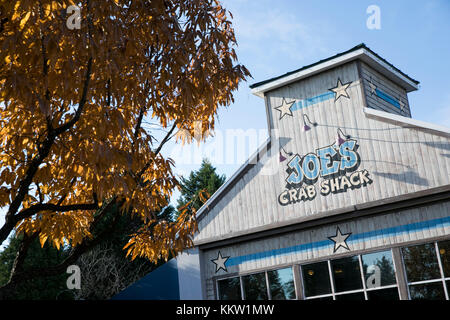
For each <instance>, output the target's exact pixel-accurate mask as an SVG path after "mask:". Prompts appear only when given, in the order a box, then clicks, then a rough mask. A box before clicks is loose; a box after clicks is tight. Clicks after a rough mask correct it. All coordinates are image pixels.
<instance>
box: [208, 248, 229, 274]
mask: <svg viewBox="0 0 450 320" xmlns="http://www.w3.org/2000/svg"><path fill="white" fill-rule="evenodd" d="M228 259H230V257H222V254H221V253H220V251H219V253H218V254H217V258H216V259H212V260H211V261H212V262H213V263H215V265H216V272H218V271H219V270H220V269H222V270H223V271H225V272H228V270H227V267H226V266H225V262H227V260H228Z"/></svg>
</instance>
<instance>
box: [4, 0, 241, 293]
mask: <svg viewBox="0 0 450 320" xmlns="http://www.w3.org/2000/svg"><path fill="white" fill-rule="evenodd" d="M0 1H1V2H0V48H1V50H0V170H1V172H0V207H4V208H6V216H5V223H4V225H3V226H2V227H1V228H0V243H3V241H4V240H5V239H6V238H7V237H8V235H10V234H11V232H12V231H13V230H14V229H15V230H16V232H17V233H18V234H19V235H23V238H22V239H23V240H22V244H21V246H20V249H19V251H18V253H17V256H16V261H15V263H14V266H13V268H12V270H11V277H10V281H9V282H8V284H7V285H5V286H3V287H2V288H0V297H1V296H2V295H4V294H5V293H6V292H7V291H11V290H13V289H14V287H16V286H17V284H19V283H21V282H23V281H25V280H28V279H30V278H34V277H40V276H50V275H54V274H58V273H61V272H65V270H66V268H67V266H68V265H70V264H73V263H74V262H75V261H76V260H77V259H78V258H79V257H80V256H81V254H83V253H84V252H86V251H88V250H89V249H91V248H92V247H94V246H95V245H96V244H97V243H98V242H99V239H101V238H102V236H103V233H107V231H106V230H104V232H103V233H95V229H96V226H97V225H98V224H99V223H101V222H102V220H103V219H104V217H105V215H106V213H107V212H108V211H109V210H110V209H111V207H113V206H118V207H119V208H120V210H118V211H114V212H120V213H123V214H131V215H133V216H137V217H139V218H140V219H141V228H140V229H139V230H138V231H137V232H136V233H135V234H133V235H132V236H131V238H130V239H129V242H128V244H127V249H128V254H130V255H131V257H132V258H133V259H134V258H136V257H145V258H147V259H149V260H150V261H153V262H156V261H158V260H159V259H161V258H163V259H167V258H168V257H169V255H170V254H171V253H172V254H176V253H178V252H180V251H181V250H183V249H184V248H185V247H188V246H190V245H192V237H193V234H194V232H195V230H196V223H195V217H194V215H192V212H191V211H189V210H187V209H186V210H182V214H180V215H179V217H178V219H177V220H176V221H173V222H170V221H167V220H157V219H156V217H155V212H158V211H159V210H160V209H161V208H163V207H165V206H166V205H167V203H168V199H169V198H170V195H171V194H172V191H173V189H174V188H175V187H177V186H178V181H177V179H176V177H175V176H174V174H173V172H172V169H173V166H174V162H173V160H171V159H168V158H165V157H164V156H163V155H162V154H161V150H162V148H163V146H164V145H165V144H166V143H167V141H169V140H170V139H171V138H172V137H173V136H174V134H175V133H179V134H178V136H177V139H178V140H181V141H183V142H184V141H189V137H190V136H194V137H195V138H196V139H197V140H198V141H202V140H204V139H205V138H206V133H207V132H208V131H209V130H213V129H214V121H215V116H216V115H217V109H218V108H219V107H221V106H227V105H229V104H230V103H231V102H232V101H233V92H234V91H235V90H236V89H237V88H238V85H239V82H240V81H241V80H245V78H246V77H248V76H249V75H250V74H249V72H248V71H247V69H246V68H245V67H244V66H242V65H240V64H238V63H236V61H237V57H236V53H235V51H234V46H235V44H236V40H235V36H234V31H233V29H232V26H231V22H230V21H229V20H228V17H229V14H228V12H227V11H226V10H225V9H224V8H222V6H221V5H220V3H219V2H218V1H213V0H152V1H144V0H140V1H131V0H110V1H102V2H101V3H100V2H93V1H90V0H85V1H74V0H62V1H52V0H40V1H32V0H21V1H19V0H18V1H9V0H0ZM69 5H70V6H75V8H77V10H75V13H73V11H69V10H68V9H69V8H68V7H69ZM73 8H74V7H71V9H73ZM68 12H72V15H74V14H79V15H80V16H79V18H80V19H79V20H78V21H80V28H68V27H67V25H68V21H69V19H73V16H72V15H71V16H69V13H68ZM146 122H150V123H151V124H152V126H151V127H146V126H145V124H146ZM155 125H156V126H160V127H161V128H162V129H163V130H165V134H164V135H163V136H161V138H160V139H157V138H156V137H155V133H154V132H153V131H152V129H151V128H154V127H155ZM186 133H188V134H186ZM119 216H120V214H117V215H116V217H119ZM34 239H39V241H40V243H41V245H44V244H45V243H51V244H52V245H53V246H55V247H56V248H57V249H59V248H61V247H63V246H69V247H70V248H71V251H70V254H69V255H68V256H67V258H66V259H65V260H64V261H63V262H62V263H60V264H58V265H55V266H53V267H47V268H45V269H43V268H39V269H32V270H24V269H23V261H24V259H25V257H26V254H27V251H28V248H29V247H30V245H31V243H32V241H33V240H34Z"/></svg>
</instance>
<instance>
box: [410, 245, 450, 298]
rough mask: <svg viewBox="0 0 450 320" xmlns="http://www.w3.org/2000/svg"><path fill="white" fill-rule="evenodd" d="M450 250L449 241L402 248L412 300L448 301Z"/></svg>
mask: <svg viewBox="0 0 450 320" xmlns="http://www.w3.org/2000/svg"><path fill="white" fill-rule="evenodd" d="M449 249H450V241H448V240H447V241H441V242H436V243H426V244H421V245H416V246H410V247H406V248H402V256H403V263H404V266H405V271H406V277H407V280H408V289H409V296H410V299H412V300H424V299H426V300H445V299H448V283H446V282H448V280H450V274H449V272H450V270H449V269H450V265H449V263H450V261H449V259H450V255H449Z"/></svg>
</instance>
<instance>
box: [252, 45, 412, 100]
mask: <svg viewBox="0 0 450 320" xmlns="http://www.w3.org/2000/svg"><path fill="white" fill-rule="evenodd" d="M356 59H361V60H362V61H364V62H365V63H367V64H369V65H370V66H371V67H372V68H374V69H375V70H377V71H379V72H380V73H382V74H383V75H385V76H386V77H387V78H389V79H391V80H393V81H394V82H396V83H398V84H400V85H401V86H402V87H404V88H405V89H406V91H407V92H410V91H414V90H418V89H419V81H417V80H415V79H413V78H411V77H409V76H408V75H407V74H405V73H403V72H402V71H401V70H400V69H398V68H396V67H395V66H394V65H393V64H391V63H389V62H388V61H387V60H385V59H384V58H382V57H381V56H379V55H378V54H377V53H375V52H373V51H372V50H370V48H368V47H367V46H366V45H365V44H364V43H361V44H359V45H357V46H356V47H353V48H351V49H350V50H347V51H344V52H341V53H338V54H336V55H334V56H332V57H329V58H326V59H323V60H320V61H318V62H315V63H313V64H310V65H307V66H304V67H302V68H300V69H297V70H294V71H291V72H288V73H286V74H284V75H281V76H278V77H274V78H271V79H268V80H264V81H261V82H257V83H254V84H252V85H250V89H252V93H253V94H254V95H256V96H259V97H264V93H265V92H267V91H270V90H274V89H277V88H279V87H282V86H285V85H288V84H290V83H292V82H295V81H298V80H301V79H304V78H307V77H310V76H312V75H314V74H317V73H320V72H323V71H326V70H328V69H331V68H333V67H335V66H337V65H342V64H344V63H346V62H349V61H353V60H356Z"/></svg>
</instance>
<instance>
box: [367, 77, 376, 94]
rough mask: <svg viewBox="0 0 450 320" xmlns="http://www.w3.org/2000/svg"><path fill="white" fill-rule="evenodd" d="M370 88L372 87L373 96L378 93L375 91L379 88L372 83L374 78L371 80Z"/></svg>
mask: <svg viewBox="0 0 450 320" xmlns="http://www.w3.org/2000/svg"><path fill="white" fill-rule="evenodd" d="M369 87H370V94H371V95H372V94H374V93H376V92H375V90H376V89H377V86H376V85H374V84H373V83H372V78H370V82H369Z"/></svg>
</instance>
